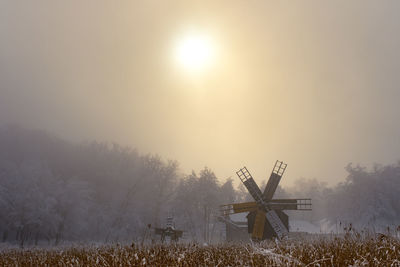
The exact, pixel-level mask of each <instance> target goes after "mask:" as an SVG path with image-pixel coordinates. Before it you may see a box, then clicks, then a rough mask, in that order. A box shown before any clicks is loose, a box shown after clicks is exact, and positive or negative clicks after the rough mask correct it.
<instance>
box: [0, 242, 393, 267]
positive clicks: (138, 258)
mask: <svg viewBox="0 0 400 267" xmlns="http://www.w3.org/2000/svg"><path fill="white" fill-rule="evenodd" d="M399 259H400V242H399V240H398V239H395V238H391V237H379V238H355V237H341V238H338V237H333V238H320V239H316V240H288V241H284V242H264V243H261V244H253V245H251V244H221V245H209V246H201V245H198V244H185V245H183V244H176V245H153V246H142V247H140V246H120V245H104V246H76V247H69V248H54V249H17V248H8V249H4V250H3V251H1V252H0V266H15V265H19V266H88V265H91V266H94V265H96V266H265V265H267V266H271V265H272V266H400V261H399Z"/></svg>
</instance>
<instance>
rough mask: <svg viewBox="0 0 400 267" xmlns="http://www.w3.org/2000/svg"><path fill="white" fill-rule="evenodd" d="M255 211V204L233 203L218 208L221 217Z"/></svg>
mask: <svg viewBox="0 0 400 267" xmlns="http://www.w3.org/2000/svg"><path fill="white" fill-rule="evenodd" d="M256 209H257V202H244V203H233V204H227V205H221V206H220V212H221V214H222V215H223V216H226V215H229V214H235V213H241V212H251V211H255V210H256Z"/></svg>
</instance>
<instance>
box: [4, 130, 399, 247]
mask: <svg viewBox="0 0 400 267" xmlns="http://www.w3.org/2000/svg"><path fill="white" fill-rule="evenodd" d="M0 147H1V148H2V149H1V150H0V237H1V241H2V242H10V243H14V244H15V243H17V244H19V245H20V246H24V245H43V244H49V245H58V244H63V243H64V242H93V241H95V242H106V243H110V242H123V243H125V242H136V243H138V244H140V243H143V242H149V241H150V240H151V239H152V240H158V239H159V237H157V236H155V235H154V234H152V235H149V233H148V231H149V230H148V225H149V224H150V225H151V227H153V228H154V227H164V226H165V220H166V217H167V216H168V215H169V214H173V216H174V220H175V226H176V228H177V229H181V230H184V231H185V234H184V240H185V241H186V242H221V241H222V240H224V239H223V235H224V233H223V229H222V228H221V227H219V228H218V227H214V225H215V226H217V222H218V216H219V215H220V211H219V206H220V205H222V204H228V203H238V202H243V201H249V200H251V197H250V195H249V194H248V193H247V191H246V190H245V189H244V187H243V186H239V187H238V188H236V187H235V186H234V184H233V181H232V179H228V180H225V181H222V180H223V179H221V177H217V176H216V175H215V173H214V172H213V171H212V170H211V169H209V168H207V167H205V168H203V169H202V170H200V171H199V172H191V173H182V172H181V171H180V169H179V163H178V162H176V161H165V160H162V159H161V158H160V157H159V156H157V155H148V154H141V153H140V152H138V151H137V150H134V149H132V148H129V147H123V146H120V145H118V144H108V145H107V144H105V143H98V142H87V143H72V142H68V141H65V140H63V139H61V138H59V137H57V136H54V135H51V134H49V133H46V132H43V131H37V130H28V129H23V128H20V127H16V126H7V127H1V128H0ZM346 170H347V176H346V177H345V182H343V183H340V184H338V185H337V186H335V187H329V186H327V185H326V184H324V183H321V182H319V181H318V180H316V179H299V180H297V181H296V182H295V183H294V185H293V186H292V187H286V188H282V187H280V188H279V189H278V192H277V194H276V195H275V198H279V197H285V198H286V197H289V198H312V201H313V211H311V212H310V211H306V212H305V211H303V212H301V211H292V212H289V215H290V219H291V220H307V221H309V222H311V223H313V224H315V225H317V226H319V227H321V231H322V232H324V233H330V232H335V233H338V232H339V233H341V232H343V231H344V227H348V226H349V224H350V223H351V224H352V226H353V227H354V228H355V229H357V230H358V231H363V230H365V229H368V230H369V231H373V232H384V233H387V230H386V229H387V227H390V229H391V231H394V229H395V227H397V225H399V224H400V218H399V216H398V214H399V212H400V202H399V201H398V192H399V190H400V179H399V175H400V164H399V163H398V164H395V165H387V166H375V168H374V169H365V168H362V167H360V166H351V165H349V166H347V168H346ZM264 184H265V181H264ZM260 186H261V187H263V185H261V184H260ZM206 225H208V227H207V226H206ZM153 228H151V229H153ZM206 233H207V234H206ZM146 236H147V240H146Z"/></svg>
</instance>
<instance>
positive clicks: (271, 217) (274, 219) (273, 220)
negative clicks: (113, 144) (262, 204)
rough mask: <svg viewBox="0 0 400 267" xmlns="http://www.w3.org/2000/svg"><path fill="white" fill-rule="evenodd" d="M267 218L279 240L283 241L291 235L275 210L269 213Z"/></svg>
mask: <svg viewBox="0 0 400 267" xmlns="http://www.w3.org/2000/svg"><path fill="white" fill-rule="evenodd" d="M266 218H267V221H268V222H269V224H270V225H271V227H272V229H273V230H274V232H275V234H276V236H277V237H278V238H279V239H283V238H284V237H286V236H287V235H288V234H289V232H288V229H286V227H285V225H284V224H283V222H282V221H281V219H280V218H279V216H278V214H276V212H275V211H274V210H270V211H268V212H267V214H266Z"/></svg>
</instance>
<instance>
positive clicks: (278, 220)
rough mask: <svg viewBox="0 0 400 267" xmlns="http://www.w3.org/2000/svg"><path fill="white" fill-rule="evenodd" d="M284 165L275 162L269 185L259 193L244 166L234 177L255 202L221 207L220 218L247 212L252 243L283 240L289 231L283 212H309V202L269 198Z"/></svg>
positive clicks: (283, 170)
mask: <svg viewBox="0 0 400 267" xmlns="http://www.w3.org/2000/svg"><path fill="white" fill-rule="evenodd" d="M286 166H287V164H285V163H283V162H281V161H276V163H275V165H274V168H273V169H272V173H271V176H270V178H269V180H268V183H267V185H266V187H265V189H264V192H261V190H260V188H259V187H258V185H257V184H256V182H255V181H254V179H253V177H252V176H251V174H250V172H249V171H248V170H247V168H246V167H243V168H242V169H240V170H239V171H237V172H236V174H237V175H238V176H239V179H240V180H241V181H242V182H243V184H244V186H245V187H246V188H247V190H248V191H249V193H250V195H251V196H252V197H253V199H254V200H255V201H254V202H245V203H234V204H228V205H222V206H221V211H222V215H223V216H228V215H229V214H234V213H241V212H248V213H249V214H248V215H247V228H248V232H249V233H251V237H252V239H253V240H264V239H269V238H272V237H277V238H279V239H282V238H285V237H286V236H287V235H288V232H289V217H288V215H287V214H286V213H284V212H283V211H284V210H311V199H309V198H308V199H272V197H273V196H274V193H275V191H276V188H277V187H278V184H279V182H280V180H281V177H282V175H283V173H284V172H285V170H286Z"/></svg>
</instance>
